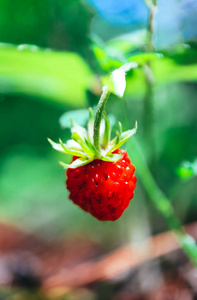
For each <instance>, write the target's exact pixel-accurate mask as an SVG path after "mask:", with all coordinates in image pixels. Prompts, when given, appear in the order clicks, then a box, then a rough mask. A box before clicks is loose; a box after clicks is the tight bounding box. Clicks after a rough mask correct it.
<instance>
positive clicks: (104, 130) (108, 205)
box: [48, 86, 137, 221]
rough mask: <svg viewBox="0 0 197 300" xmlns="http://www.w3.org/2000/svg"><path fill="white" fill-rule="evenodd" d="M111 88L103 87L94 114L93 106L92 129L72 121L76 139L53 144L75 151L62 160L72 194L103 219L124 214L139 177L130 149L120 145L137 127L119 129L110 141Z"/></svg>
mask: <svg viewBox="0 0 197 300" xmlns="http://www.w3.org/2000/svg"><path fill="white" fill-rule="evenodd" d="M109 94H110V93H109V91H108V88H107V87H106V86H105V87H104V88H103V94H102V95H101V98H100V101H99V103H98V107H97V112H96V115H95V117H94V115H93V111H92V109H90V110H89V112H90V116H89V121H88V130H86V129H85V128H83V127H81V126H79V125H78V124H77V123H75V122H74V121H72V120H71V121H72V127H71V132H72V140H69V141H67V143H66V144H63V143H62V141H61V140H60V144H57V143H54V142H53V141H51V140H50V139H48V140H49V142H50V143H51V145H52V147H53V148H54V149H55V150H57V151H60V152H63V153H66V154H71V155H72V156H73V160H72V162H71V163H70V164H65V163H64V162H60V164H61V165H62V166H63V167H64V168H65V169H66V170H67V171H66V175H67V180H66V184H67V188H68V190H69V191H70V195H69V198H70V199H71V200H72V201H73V202H74V203H75V204H76V205H78V206H79V207H81V208H82V209H83V210H85V211H86V212H89V213H90V214H91V215H93V216H94V217H95V218H97V219H98V220H101V221H107V220H108V221H114V220H116V219H118V218H120V216H121V215H122V214H123V212H124V210H125V209H126V208H127V206H128V205H129V202H130V200H131V199H132V197H133V192H134V189H135V183H136V177H135V175H134V171H135V167H134V166H133V165H132V164H131V162H130V159H129V157H128V155H127V152H126V151H124V150H119V148H120V147H121V146H122V145H123V144H124V143H125V142H126V141H127V140H128V139H130V138H131V137H132V136H133V135H134V134H135V133H136V131H137V123H136V125H135V128H133V129H131V130H127V131H125V132H122V125H121V123H120V122H119V130H117V131H116V136H115V138H114V139H112V140H111V141H110V134H111V128H110V122H109V119H108V118H107V116H106V114H105V113H104V106H105V103H106V101H107V98H108V96H109Z"/></svg>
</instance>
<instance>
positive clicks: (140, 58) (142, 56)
mask: <svg viewBox="0 0 197 300" xmlns="http://www.w3.org/2000/svg"><path fill="white" fill-rule="evenodd" d="M160 58H163V54H161V53H137V54H132V55H131V56H129V57H128V61H129V62H136V63H138V65H140V66H143V65H144V64H146V63H147V62H149V61H151V60H155V59H160Z"/></svg>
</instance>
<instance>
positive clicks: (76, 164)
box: [59, 158, 93, 169]
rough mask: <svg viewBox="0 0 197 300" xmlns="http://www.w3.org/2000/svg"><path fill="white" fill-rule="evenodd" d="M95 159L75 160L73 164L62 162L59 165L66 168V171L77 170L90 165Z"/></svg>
mask: <svg viewBox="0 0 197 300" xmlns="http://www.w3.org/2000/svg"><path fill="white" fill-rule="evenodd" d="M92 160H93V159H84V158H78V159H76V160H74V161H73V162H72V163H71V164H66V163H64V162H62V161H59V164H60V165H61V166H62V167H63V168H64V169H68V168H71V169H75V168H78V167H82V166H84V165H87V164H89V163H90V162H91V161H92Z"/></svg>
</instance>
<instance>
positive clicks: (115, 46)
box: [105, 30, 146, 57]
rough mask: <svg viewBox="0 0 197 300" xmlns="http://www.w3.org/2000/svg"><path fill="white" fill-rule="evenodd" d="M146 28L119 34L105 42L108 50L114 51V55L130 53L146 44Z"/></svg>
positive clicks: (109, 51)
mask: <svg viewBox="0 0 197 300" xmlns="http://www.w3.org/2000/svg"><path fill="white" fill-rule="evenodd" d="M145 40H146V30H137V31H135V32H133V33H129V34H125V35H121V36H118V37H116V38H114V39H111V40H109V41H108V42H106V44H105V48H106V52H107V53H112V55H113V56H114V57H117V56H118V57H119V55H120V54H121V56H122V55H123V54H124V55H128V53H129V52H131V51H133V50H135V49H136V48H139V47H141V46H144V44H145Z"/></svg>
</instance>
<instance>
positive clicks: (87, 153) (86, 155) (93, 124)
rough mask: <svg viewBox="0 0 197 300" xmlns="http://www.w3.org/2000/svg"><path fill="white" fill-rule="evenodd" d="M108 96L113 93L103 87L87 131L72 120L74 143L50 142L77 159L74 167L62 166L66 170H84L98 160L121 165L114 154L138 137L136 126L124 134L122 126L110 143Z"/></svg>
mask: <svg viewBox="0 0 197 300" xmlns="http://www.w3.org/2000/svg"><path fill="white" fill-rule="evenodd" d="M109 94H110V92H108V89H107V87H104V88H103V94H102V95H101V99H100V101H99V103H98V107H97V111H96V115H95V116H94V114H93V110H92V109H91V108H89V121H88V126H87V130H86V129H85V128H84V127H82V126H80V125H78V124H77V123H76V122H75V121H73V120H71V124H72V127H71V133H72V139H71V140H68V141H67V142H66V143H63V142H62V141H61V139H59V143H55V142H53V141H52V140H51V139H48V141H49V142H50V144H51V145H52V147H53V148H54V149H55V150H57V151H60V152H62V153H65V154H71V155H72V156H77V157H78V158H77V159H76V160H74V161H73V162H72V163H71V164H66V163H64V162H59V163H60V165H61V166H63V167H64V168H65V169H68V168H77V167H80V166H84V165H86V164H88V163H90V162H91V161H93V160H95V159H100V160H103V161H108V162H116V161H118V160H119V159H120V158H121V156H120V154H117V153H114V151H115V150H117V149H119V148H120V147H121V146H122V145H123V144H124V143H125V142H126V141H127V140H128V139H130V138H131V137H132V136H133V135H134V134H135V133H136V131H137V122H136V123H135V127H134V128H133V129H131V130H127V131H125V132H122V125H121V123H120V122H119V130H117V132H116V136H115V137H114V138H113V139H112V140H110V137H111V126H110V121H109V119H108V117H107V115H106V114H105V113H104V107H105V103H106V101H107V99H108V97H109Z"/></svg>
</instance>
